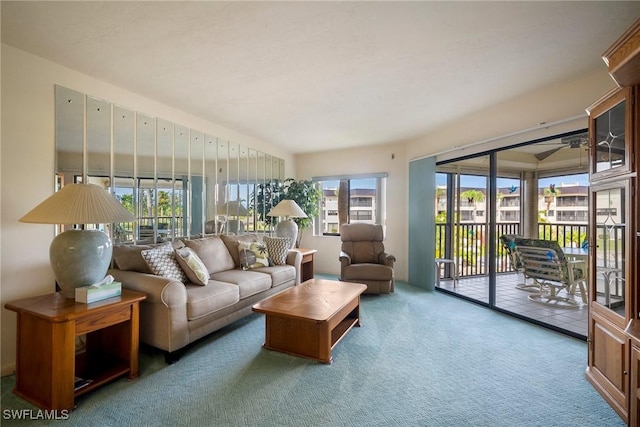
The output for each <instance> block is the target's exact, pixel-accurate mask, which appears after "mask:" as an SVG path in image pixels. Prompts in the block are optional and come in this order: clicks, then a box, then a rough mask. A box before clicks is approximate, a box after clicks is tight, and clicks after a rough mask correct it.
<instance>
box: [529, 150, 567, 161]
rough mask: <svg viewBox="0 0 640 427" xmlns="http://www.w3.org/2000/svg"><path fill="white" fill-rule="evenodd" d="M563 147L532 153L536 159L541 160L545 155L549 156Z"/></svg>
mask: <svg viewBox="0 0 640 427" xmlns="http://www.w3.org/2000/svg"><path fill="white" fill-rule="evenodd" d="M563 148H564V147H558V148H553V149H551V150H547V151H543V152H542V153H537V154H534V156H536V159H538V161H540V162H541V161H543V160H544V159H546V158H547V157H549V156H550V155H552V154H553V153H555V152H556V151H558V150H562V149H563Z"/></svg>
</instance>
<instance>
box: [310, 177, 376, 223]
mask: <svg viewBox="0 0 640 427" xmlns="http://www.w3.org/2000/svg"><path fill="white" fill-rule="evenodd" d="M386 177H387V174H386V173H385V174H371V175H358V176H338V177H314V178H313V181H315V182H316V183H317V185H318V186H319V188H320V189H321V190H322V207H321V214H320V215H319V216H318V218H315V222H314V229H315V234H316V235H339V234H340V227H339V224H340V223H355V222H364V223H368V224H384V214H385V206H384V200H385V191H386ZM343 192H344V193H346V194H347V195H348V196H347V197H340V196H341V195H342V194H343ZM342 212H343V213H342ZM341 213H342V214H341Z"/></svg>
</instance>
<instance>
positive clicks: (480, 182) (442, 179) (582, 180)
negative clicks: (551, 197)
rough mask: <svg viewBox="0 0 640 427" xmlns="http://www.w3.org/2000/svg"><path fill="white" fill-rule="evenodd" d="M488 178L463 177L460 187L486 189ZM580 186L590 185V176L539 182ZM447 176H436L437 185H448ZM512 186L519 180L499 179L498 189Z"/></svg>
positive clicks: (562, 177) (559, 177)
mask: <svg viewBox="0 0 640 427" xmlns="http://www.w3.org/2000/svg"><path fill="white" fill-rule="evenodd" d="M486 183H487V178H486V177H484V176H474V175H462V176H461V177H460V185H461V186H462V187H475V188H483V187H486V185H487V184H486ZM575 183H578V184H579V185H589V174H586V173H583V174H578V175H562V176H555V177H553V178H541V179H540V180H539V181H538V186H539V187H548V186H549V185H550V184H555V185H556V186H557V187H560V184H575ZM446 184H447V181H446V176H445V174H442V173H438V174H436V185H438V186H440V185H446ZM512 185H516V186H517V185H519V180H517V179H513V178H498V188H504V187H511V186H512Z"/></svg>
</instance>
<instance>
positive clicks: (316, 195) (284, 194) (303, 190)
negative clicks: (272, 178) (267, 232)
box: [252, 178, 322, 231]
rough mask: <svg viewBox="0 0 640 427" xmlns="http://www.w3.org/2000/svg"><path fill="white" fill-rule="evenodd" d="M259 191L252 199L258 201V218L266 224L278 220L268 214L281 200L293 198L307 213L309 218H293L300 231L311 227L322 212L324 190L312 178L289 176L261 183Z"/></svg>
mask: <svg viewBox="0 0 640 427" xmlns="http://www.w3.org/2000/svg"><path fill="white" fill-rule="evenodd" d="M257 191H258V193H257V195H256V196H257V197H255V198H252V199H253V200H255V201H256V209H257V211H256V212H257V213H258V219H259V220H261V221H264V222H265V224H269V225H271V224H274V223H275V222H276V218H273V217H270V216H268V215H267V214H268V213H269V211H270V210H271V208H272V207H274V206H276V205H277V204H278V203H280V201H281V200H287V199H289V200H293V201H294V202H296V203H297V204H298V206H300V209H302V210H303V211H304V213H306V214H307V218H291V219H293V220H294V221H295V222H296V224H298V227H299V229H300V231H302V230H304V229H305V228H309V227H311V225H312V224H313V218H314V217H315V216H317V215H318V214H319V213H320V200H321V198H322V191H321V190H320V189H319V188H316V186H315V184H314V183H313V181H311V180H295V179H293V178H287V179H285V180H284V181H282V182H270V183H266V184H260V185H259V186H258V190H257Z"/></svg>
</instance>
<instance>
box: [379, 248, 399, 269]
mask: <svg viewBox="0 0 640 427" xmlns="http://www.w3.org/2000/svg"><path fill="white" fill-rule="evenodd" d="M395 262H396V257H395V256H394V255H391V254H388V253H386V252H381V253H380V255H379V256H378V263H379V264H383V265H388V266H389V267H393V264H394V263H395Z"/></svg>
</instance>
